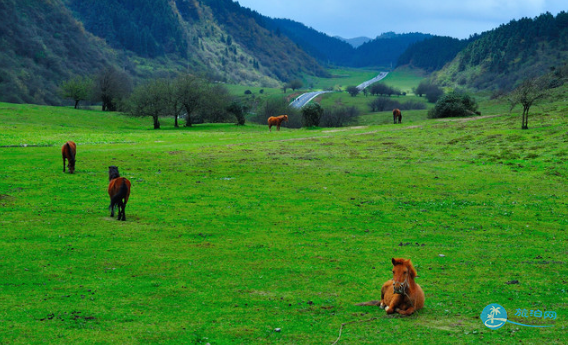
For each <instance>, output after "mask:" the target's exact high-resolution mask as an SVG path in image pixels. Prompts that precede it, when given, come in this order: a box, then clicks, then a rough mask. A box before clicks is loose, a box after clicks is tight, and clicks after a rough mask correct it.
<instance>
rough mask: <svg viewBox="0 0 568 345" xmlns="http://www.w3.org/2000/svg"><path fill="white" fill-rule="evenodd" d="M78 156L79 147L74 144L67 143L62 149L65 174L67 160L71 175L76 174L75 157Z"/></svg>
mask: <svg viewBox="0 0 568 345" xmlns="http://www.w3.org/2000/svg"><path fill="white" fill-rule="evenodd" d="M76 154H77V145H76V144H75V143H74V142H72V141H68V142H66V143H65V144H64V145H63V147H62V148H61V155H62V156H63V172H65V159H67V161H68V164H67V167H68V168H69V173H70V174H72V173H74V172H75V155H76Z"/></svg>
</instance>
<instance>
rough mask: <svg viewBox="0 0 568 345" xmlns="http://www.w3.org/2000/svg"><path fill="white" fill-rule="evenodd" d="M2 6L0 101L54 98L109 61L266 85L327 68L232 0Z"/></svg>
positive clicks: (58, 0)
mask: <svg viewBox="0 0 568 345" xmlns="http://www.w3.org/2000/svg"><path fill="white" fill-rule="evenodd" d="M0 15H2V18H3V19H2V21H0V33H1V36H0V62H1V64H0V101H10V102H29V103H40V104H41V103H43V104H59V103H60V102H61V98H60V97H59V96H58V90H57V86H58V85H59V84H60V83H61V82H62V81H64V80H66V79H69V78H71V77H72V76H76V75H81V76H88V75H93V74H94V73H96V72H97V71H98V70H100V69H102V68H103V67H108V66H114V67H115V68H118V69H121V70H124V71H125V72H127V74H129V75H130V76H131V77H132V78H133V79H134V80H135V81H138V82H141V81H142V80H144V79H146V78H149V77H152V76H159V75H164V73H172V72H175V71H178V72H179V71H184V72H187V71H189V72H192V73H196V72H199V73H208V74H210V75H214V76H215V77H216V78H217V79H220V80H223V81H227V82H232V83H247V84H249V85H255V84H256V85H259V86H267V87H269V86H278V85H279V84H280V83H282V82H286V81H289V80H290V79H293V78H298V77H300V76H302V75H304V74H306V75H319V76H325V75H326V73H327V72H326V71H325V70H324V68H323V67H322V66H321V65H320V64H319V63H318V62H317V61H316V59H314V58H313V57H312V56H310V55H309V54H308V53H306V52H305V51H303V50H302V49H301V48H299V47H298V46H297V45H296V44H294V43H293V42H292V41H291V40H290V39H289V38H288V37H286V36H285V35H277V34H275V33H274V32H273V31H271V30H270V29H268V28H266V27H265V23H264V21H263V20H262V17H261V16H260V15H259V14H258V13H256V12H254V11H251V10H249V9H245V8H242V7H240V5H239V4H238V3H237V2H233V1H232V0H143V1H138V0H120V1H119V0H51V1H43V0H27V1H18V0H3V1H0Z"/></svg>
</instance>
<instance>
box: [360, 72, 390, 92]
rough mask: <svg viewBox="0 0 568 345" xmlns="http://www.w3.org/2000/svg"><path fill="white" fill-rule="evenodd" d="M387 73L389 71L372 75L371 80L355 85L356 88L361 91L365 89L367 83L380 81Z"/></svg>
mask: <svg viewBox="0 0 568 345" xmlns="http://www.w3.org/2000/svg"><path fill="white" fill-rule="evenodd" d="M388 74H389V72H381V73H379V75H378V76H376V77H374V78H373V79H371V80H367V81H366V82H364V83H363V84H360V85H357V88H358V89H359V91H363V90H365V89H366V88H367V87H368V86H369V85H371V84H374V83H376V82H378V81H381V80H383V79H385V78H386V76H387V75H388Z"/></svg>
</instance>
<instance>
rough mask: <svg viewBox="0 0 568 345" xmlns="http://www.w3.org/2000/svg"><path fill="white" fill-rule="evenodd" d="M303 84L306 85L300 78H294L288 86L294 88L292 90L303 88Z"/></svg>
mask: <svg viewBox="0 0 568 345" xmlns="http://www.w3.org/2000/svg"><path fill="white" fill-rule="evenodd" d="M302 86H304V84H303V83H302V81H301V80H299V79H294V80H292V81H291V82H289V83H288V87H289V88H290V89H292V91H296V90H298V89H301V88H302Z"/></svg>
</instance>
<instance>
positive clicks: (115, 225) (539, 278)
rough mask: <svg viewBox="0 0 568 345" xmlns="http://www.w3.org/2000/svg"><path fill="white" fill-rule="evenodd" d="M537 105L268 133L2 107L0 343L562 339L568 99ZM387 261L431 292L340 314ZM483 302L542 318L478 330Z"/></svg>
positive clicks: (377, 280)
mask: <svg viewBox="0 0 568 345" xmlns="http://www.w3.org/2000/svg"><path fill="white" fill-rule="evenodd" d="M553 92H555V93H556V94H554V95H553V96H554V97H552V99H553V100H552V101H550V102H547V103H543V104H542V105H541V106H539V107H535V109H534V111H532V112H531V120H530V121H531V122H530V124H531V125H530V128H531V129H530V130H524V131H522V130H520V129H519V128H520V116H519V114H518V110H515V111H514V112H513V113H512V114H510V113H509V112H508V106H507V104H504V103H500V102H499V101H491V102H483V103H482V105H481V110H482V112H483V114H484V116H482V117H474V118H462V119H453V120H452V119H446V120H426V119H425V116H422V117H421V119H418V116H417V117H416V120H415V121H413V122H412V123H405V122H403V124H400V125H393V124H386V125H381V124H380V123H382V122H381V121H382V120H381V119H380V116H381V115H376V116H377V117H369V118H367V120H366V121H367V122H366V123H367V125H365V126H359V127H350V128H342V129H334V130H328V129H313V130H304V129H300V130H292V129H289V128H283V129H282V130H281V131H280V132H276V131H273V132H272V133H270V132H268V128H266V126H257V125H250V124H249V125H246V126H235V125H232V124H208V125H195V126H193V127H190V128H180V129H174V128H173V126H171V121H173V120H172V119H163V121H164V122H165V123H166V124H167V125H164V129H162V130H158V131H156V130H151V129H150V128H151V125H150V122H149V121H148V119H144V118H131V117H124V116H117V115H114V114H109V113H103V112H100V111H87V110H74V109H69V108H60V107H46V106H35V105H33V106H32V105H15V104H8V103H1V104H0V119H2V121H1V124H0V164H1V166H2V167H3V169H2V170H1V172H0V177H1V178H0V214H2V217H1V219H0V223H1V224H2V231H1V232H0V248H2V250H1V251H0V259H1V260H0V265H1V268H2V269H1V270H0V272H1V273H0V291H1V292H2V293H1V294H0V301H1V302H2V303H0V320H1V323H2V327H1V328H0V339H2V343H7V344H30V343H32V344H35V343H47V344H63V343H65V344H93V343H101V344H102V343H119V344H141V343H143V344H231V343H235V344H260V343H282V344H331V343H333V342H334V341H338V343H339V344H355V343H357V344H359V343H366V344H386V343H393V342H397V343H413V342H420V343H421V344H439V343H440V342H451V343H456V344H465V343H478V342H479V343H491V344H510V343H511V341H514V342H515V343H520V342H523V343H547V344H562V343H564V341H563V340H562V339H564V334H565V328H566V325H567V321H566V318H565V314H564V312H563V310H564V308H565V306H566V304H567V303H568V297H567V295H566V293H565V291H564V285H563V284H562V282H563V281H564V279H565V278H564V277H565V276H566V274H568V271H567V269H566V262H565V261H566V239H567V237H566V227H567V225H568V219H567V217H566V203H567V202H568V196H567V193H566V191H567V190H566V178H567V177H568V165H567V164H566V159H567V155H568V147H567V142H568V134H567V133H566V128H567V125H568V123H567V117H566V112H567V111H568V103H567V101H566V99H567V98H566V94H567V93H568V89H567V88H566V87H565V86H564V87H560V88H557V89H554V90H553ZM167 121H170V122H167ZM67 140H74V141H75V142H76V143H77V150H78V152H77V164H76V173H75V174H73V175H71V174H68V173H63V172H62V160H61V145H62V144H63V143H65V142H66V141H67ZM109 165H117V166H118V167H119V169H120V172H121V174H122V175H123V176H125V177H127V178H128V179H130V181H131V182H132V194H131V196H130V200H129V202H128V205H127V207H126V221H125V222H119V221H117V220H115V219H111V218H110V217H109V211H108V204H109V197H108V195H107V192H106V189H107V185H108V174H107V171H108V166H109ZM392 257H404V258H411V259H412V261H413V263H414V265H415V267H416V268H417V270H418V275H419V277H418V278H417V282H418V283H419V284H420V285H421V286H422V288H423V289H424V291H425V294H426V304H425V307H424V309H422V310H420V311H419V312H418V313H416V314H414V315H412V316H410V317H400V316H387V315H386V314H385V312H384V311H382V310H380V309H379V308H376V307H359V306H355V303H357V302H362V301H368V300H372V299H378V298H379V297H380V291H379V288H380V286H381V285H382V284H383V283H384V282H385V281H387V280H388V279H390V278H391V276H392V274H391V273H390V272H391V263H390V262H391V258H392ZM491 303H498V304H500V305H502V306H503V307H504V308H505V309H506V310H507V312H508V319H509V320H510V321H513V322H518V323H524V324H530V325H545V326H552V327H548V328H541V329H535V328H529V327H522V326H518V325H512V324H506V325H505V326H503V328H501V329H498V330H489V329H488V328H487V327H485V326H484V325H483V323H482V321H481V320H480V313H481V311H482V310H483V309H484V308H485V307H486V306H488V305H489V304H491ZM517 309H521V310H523V309H526V310H527V313H528V312H529V311H536V310H539V311H541V312H555V313H556V314H557V317H556V318H555V319H550V318H548V319H544V318H542V317H541V318H538V317H536V316H530V317H529V316H528V314H527V317H526V318H525V317H522V316H519V315H515V312H516V310H517ZM340 329H341V336H339V333H340Z"/></svg>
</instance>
